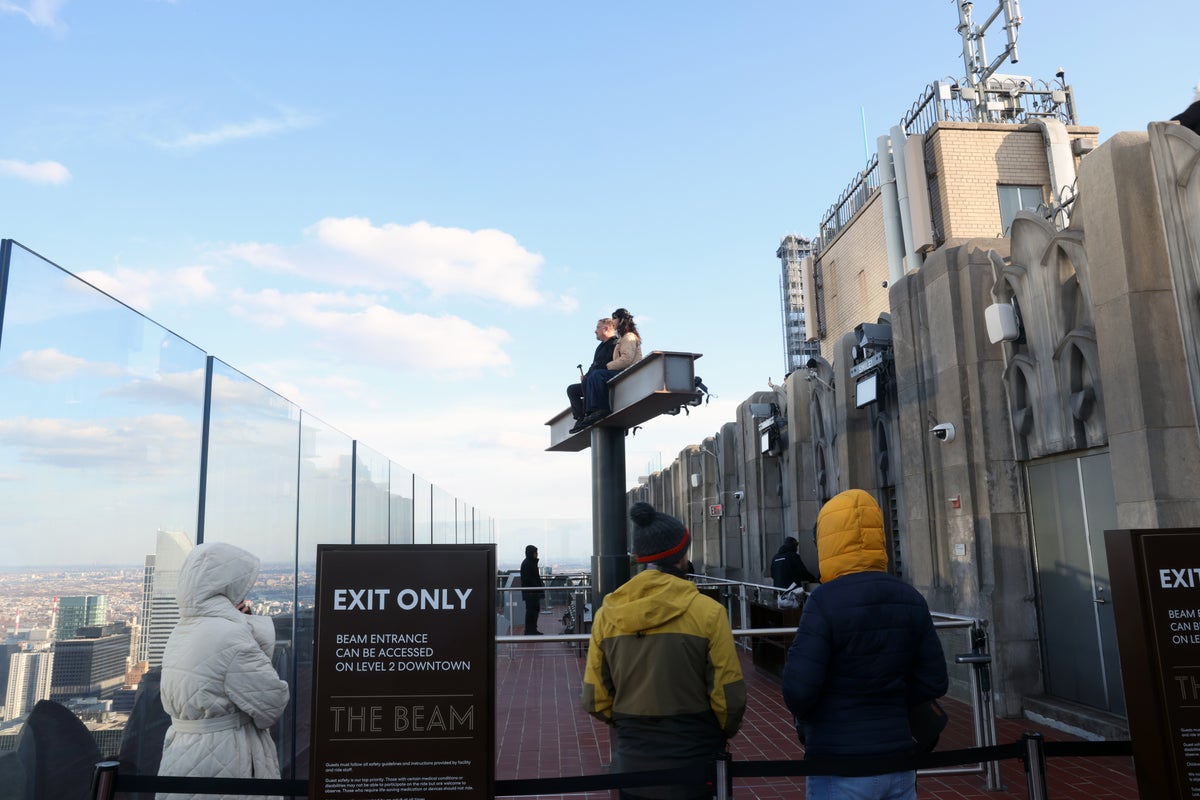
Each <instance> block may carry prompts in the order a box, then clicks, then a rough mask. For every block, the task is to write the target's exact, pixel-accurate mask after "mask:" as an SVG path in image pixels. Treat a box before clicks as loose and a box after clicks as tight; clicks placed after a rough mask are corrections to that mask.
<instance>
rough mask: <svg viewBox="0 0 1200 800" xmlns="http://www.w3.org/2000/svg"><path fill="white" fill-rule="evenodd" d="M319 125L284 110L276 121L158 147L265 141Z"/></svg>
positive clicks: (256, 121)
mask: <svg viewBox="0 0 1200 800" xmlns="http://www.w3.org/2000/svg"><path fill="white" fill-rule="evenodd" d="M316 122H317V120H316V118H315V117H309V116H305V115H303V114H297V113H295V112H292V111H285V112H284V113H283V116H280V117H276V118H274V119H267V118H262V117H259V118H257V119H252V120H250V121H249V122H238V123H230V124H228V125H222V126H220V127H218V128H215V129H213V130H210V131H201V132H194V133H186V134H184V135H182V136H180V137H178V138H177V139H174V140H171V141H166V142H158V146H159V147H162V148H164V149H167V150H198V149H201V148H205V147H216V146H217V145H222V144H225V143H226V142H233V141H238V140H240V139H263V138H266V137H269V136H274V135H275V134H277V133H287V132H288V131H295V130H301V129H303V128H308V127H311V126H313V125H315V124H316Z"/></svg>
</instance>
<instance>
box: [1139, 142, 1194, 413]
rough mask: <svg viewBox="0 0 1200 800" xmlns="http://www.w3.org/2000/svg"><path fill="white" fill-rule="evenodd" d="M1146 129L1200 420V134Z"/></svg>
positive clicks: (1192, 386) (1186, 354)
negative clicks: (1148, 135)
mask: <svg viewBox="0 0 1200 800" xmlns="http://www.w3.org/2000/svg"><path fill="white" fill-rule="evenodd" d="M1147 130H1148V131H1149V134H1150V159H1151V163H1152V164H1153V166H1154V180H1155V183H1156V184H1157V185H1158V196H1159V202H1160V204H1161V206H1162V215H1163V227H1164V228H1165V231H1166V236H1167V254H1168V257H1169V259H1170V262H1171V263H1170V267H1171V281H1172V283H1173V284H1174V289H1175V307H1176V310H1177V312H1178V317H1179V328H1180V334H1181V336H1182V339H1183V349H1184V355H1185V357H1186V360H1187V367H1188V382H1189V385H1190V386H1191V390H1192V409H1193V413H1194V415H1195V418H1196V421H1197V424H1200V136H1197V135H1196V134H1195V133H1193V132H1192V131H1190V130H1188V129H1187V128H1184V127H1182V126H1180V125H1176V124H1174V123H1170V122H1152V123H1150V124H1149V125H1148V126H1147Z"/></svg>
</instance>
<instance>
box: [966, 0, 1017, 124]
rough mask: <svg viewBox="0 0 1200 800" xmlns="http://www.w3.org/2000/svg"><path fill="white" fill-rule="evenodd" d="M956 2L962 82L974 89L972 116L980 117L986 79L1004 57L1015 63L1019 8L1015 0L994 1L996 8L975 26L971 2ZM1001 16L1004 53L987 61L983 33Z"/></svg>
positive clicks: (984, 110)
mask: <svg viewBox="0 0 1200 800" xmlns="http://www.w3.org/2000/svg"><path fill="white" fill-rule="evenodd" d="M955 3H956V4H957V5H958V28H957V29H956V30H957V31H958V34H959V36H961V37H962V42H963V66H964V67H966V70H967V75H966V85H967V87H969V88H970V89H972V90H974V95H975V98H974V100H973V101H972V103H973V106H974V115H975V118H976V119H982V118H983V117H984V114H985V112H986V110H987V93H986V91H985V89H986V88H987V79H988V78H989V77H991V75H992V74H993V73H994V72H995V71H996V70H997V69H999V67H1000V65H1001V64H1003V63H1004V62H1005V61H1006V60H1009V59H1011V60H1012V62H1013V63H1014V64H1015V63H1017V61H1018V60H1019V57H1018V55H1017V28H1019V27H1021V9H1020V7H1019V6H1018V5H1017V0H998V2H997V4H996V8H995V9H994V10H993V11H992V13H991V14H990V15H989V16H988V18H987V20H986V21H985V22H984V23H983V24H982V25H976V24H975V22H974V21H973V20H972V18H971V12H972V10H973V6H974V3H973V2H972V0H955ZM1001 14H1003V15H1004V33H1005V35H1006V37H1007V41H1008V43H1007V45H1006V46H1005V48H1004V52H1003V53H1001V54H1000V55H998V56H996V58H995V59H994V60H992V61H991V62H990V63H989V62H988V57H987V46H986V44H985V42H984V36H985V35H986V34H987V29H988V27H989V26H991V24H992V23H993V22H995V21H996V20H997V19H999V18H1000V15H1001Z"/></svg>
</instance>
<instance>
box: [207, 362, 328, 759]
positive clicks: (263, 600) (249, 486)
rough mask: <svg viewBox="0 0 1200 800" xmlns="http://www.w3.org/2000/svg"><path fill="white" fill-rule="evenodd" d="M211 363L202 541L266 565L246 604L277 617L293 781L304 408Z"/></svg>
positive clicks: (278, 734)
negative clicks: (288, 696)
mask: <svg viewBox="0 0 1200 800" xmlns="http://www.w3.org/2000/svg"><path fill="white" fill-rule="evenodd" d="M211 363H212V399H211V401H210V403H211V407H210V411H209V419H210V422H209V442H208V470H207V476H206V481H205V507H204V530H203V538H204V541H206V542H215V541H222V542H229V543H231V544H236V545H237V546H238V547H242V548H244V549H246V550H248V551H250V552H251V553H253V554H254V555H256V556H258V557H259V559H260V560H261V561H262V571H261V573H260V574H259V577H258V582H257V583H256V584H255V585H254V587H253V588H252V589H251V590H250V597H249V599H250V600H251V602H252V603H253V604H254V613H256V614H266V615H269V616H271V617H273V618H274V621H275V640H276V648H275V659H274V660H275V668H276V670H277V671H278V672H279V675H280V677H282V678H283V679H284V680H286V681H287V682H288V683H289V684H290V685H291V687H292V698H293V702H292V703H290V704H289V705H288V708H287V711H285V712H284V715H283V717H282V718H281V719H280V721H279V723H278V725H277V726H276V727H274V728H272V730H271V733H272V735H273V736H274V737H275V741H276V742H277V743H278V744H279V762H280V764H281V766H282V769H283V774H284V775H285V776H290V775H291V774H292V773H291V771H290V770H291V769H292V767H293V761H294V759H293V757H292V754H293V752H294V741H295V740H294V733H295V720H296V703H295V699H296V674H295V649H296V648H294V647H293V642H294V641H296V639H295V631H294V624H295V601H296V503H297V498H298V496H299V491H298V480H297V472H298V467H297V458H298V455H299V452H300V409H299V408H298V407H297V406H295V405H293V404H292V403H290V402H288V401H287V400H285V399H284V398H282V397H280V396H279V395H277V394H275V393H274V392H272V391H271V390H270V389H268V388H266V387H265V386H263V385H261V384H259V383H257V382H255V381H253V380H251V379H250V378H248V377H246V376H245V375H243V374H242V373H240V372H238V371H237V370H235V369H233V368H232V367H230V366H228V365H227V364H225V363H223V362H221V361H219V360H217V359H215V358H214V359H211ZM302 649H306V648H302Z"/></svg>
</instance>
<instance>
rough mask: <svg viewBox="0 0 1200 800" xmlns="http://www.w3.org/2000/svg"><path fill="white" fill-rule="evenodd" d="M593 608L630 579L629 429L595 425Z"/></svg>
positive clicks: (596, 609) (595, 608)
mask: <svg viewBox="0 0 1200 800" xmlns="http://www.w3.org/2000/svg"><path fill="white" fill-rule="evenodd" d="M591 433H592V553H593V555H592V609H593V612H592V613H593V614H594V613H595V612H596V611H598V610H599V609H600V602H601V600H603V599H604V595H606V594H608V593H609V592H611V591H612V590H613V589H616V588H617V587H618V586H620V585H621V584H623V583H625V581H627V580H629V542H628V538H627V537H628V524H627V521H626V519H625V516H626V513H625V429H624V428H617V427H613V428H606V427H604V426H602V425H595V426H593V427H592V432H591Z"/></svg>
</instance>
